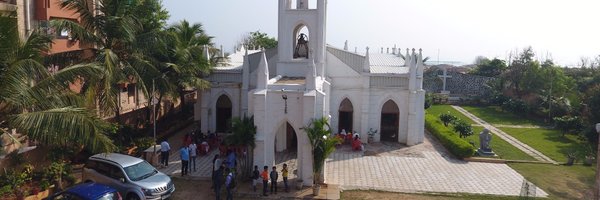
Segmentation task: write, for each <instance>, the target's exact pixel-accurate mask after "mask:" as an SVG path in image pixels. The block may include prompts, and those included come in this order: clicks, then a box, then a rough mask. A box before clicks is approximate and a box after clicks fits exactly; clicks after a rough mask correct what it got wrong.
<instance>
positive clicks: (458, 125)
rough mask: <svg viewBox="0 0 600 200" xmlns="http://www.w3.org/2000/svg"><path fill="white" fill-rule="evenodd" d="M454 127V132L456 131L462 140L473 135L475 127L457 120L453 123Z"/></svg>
mask: <svg viewBox="0 0 600 200" xmlns="http://www.w3.org/2000/svg"><path fill="white" fill-rule="evenodd" d="M452 125H453V126H452V129H454V131H456V132H457V133H458V135H459V136H460V137H461V138H466V137H469V136H471V135H473V127H471V124H469V123H467V122H465V121H463V120H456V121H454V122H453V123H452Z"/></svg>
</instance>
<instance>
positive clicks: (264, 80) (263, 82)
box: [256, 51, 269, 89]
mask: <svg viewBox="0 0 600 200" xmlns="http://www.w3.org/2000/svg"><path fill="white" fill-rule="evenodd" d="M260 57H261V58H260V62H259V63H258V80H257V84H256V88H257V89H267V85H268V82H269V63H268V62H267V56H266V54H265V51H262V52H261V55H260Z"/></svg>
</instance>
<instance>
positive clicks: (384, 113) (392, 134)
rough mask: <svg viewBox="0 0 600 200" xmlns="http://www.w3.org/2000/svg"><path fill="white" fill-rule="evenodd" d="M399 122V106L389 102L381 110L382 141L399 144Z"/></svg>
mask: <svg viewBox="0 0 600 200" xmlns="http://www.w3.org/2000/svg"><path fill="white" fill-rule="evenodd" d="M399 121H400V109H398V105H396V103H394V101H392V100H388V101H387V102H385V104H383V107H382V109H381V141H389V142H398V131H399V130H400V128H399V126H398V125H399Z"/></svg>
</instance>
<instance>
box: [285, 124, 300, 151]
mask: <svg viewBox="0 0 600 200" xmlns="http://www.w3.org/2000/svg"><path fill="white" fill-rule="evenodd" d="M285 134H286V137H285V138H286V145H285V146H286V149H287V151H288V152H289V151H296V149H297V148H296V147H298V138H297V137H296V131H294V127H292V125H290V123H286V130H285Z"/></svg>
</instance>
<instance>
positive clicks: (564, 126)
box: [554, 115, 581, 137]
mask: <svg viewBox="0 0 600 200" xmlns="http://www.w3.org/2000/svg"><path fill="white" fill-rule="evenodd" d="M554 123H555V125H556V128H557V129H560V130H561V133H562V136H563V137H564V136H565V134H566V133H569V132H570V131H575V130H577V129H579V128H581V121H580V120H579V118H578V117H572V116H566V115H565V116H562V117H555V118H554Z"/></svg>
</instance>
